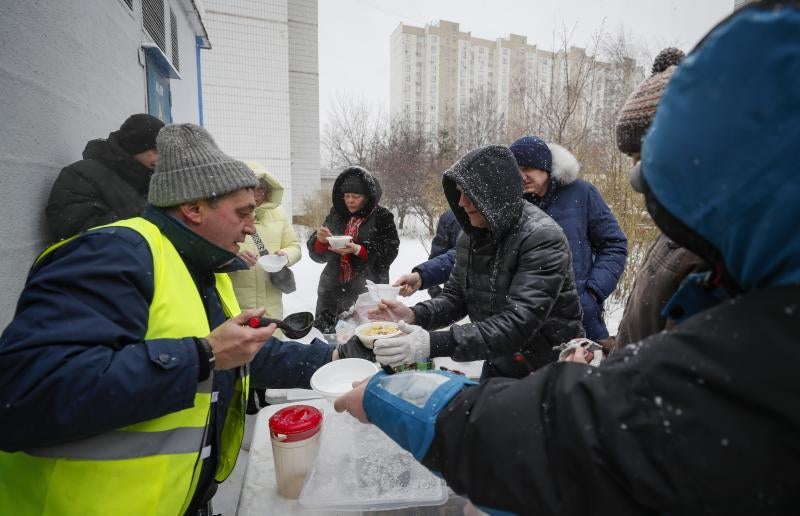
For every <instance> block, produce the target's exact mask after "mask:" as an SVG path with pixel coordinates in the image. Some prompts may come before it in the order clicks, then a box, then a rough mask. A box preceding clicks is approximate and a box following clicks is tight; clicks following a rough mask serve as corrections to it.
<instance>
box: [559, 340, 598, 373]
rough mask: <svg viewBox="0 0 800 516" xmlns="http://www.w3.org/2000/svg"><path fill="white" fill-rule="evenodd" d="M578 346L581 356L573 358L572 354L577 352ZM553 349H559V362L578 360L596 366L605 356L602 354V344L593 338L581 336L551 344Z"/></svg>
mask: <svg viewBox="0 0 800 516" xmlns="http://www.w3.org/2000/svg"><path fill="white" fill-rule="evenodd" d="M579 348H580V349H581V350H582V353H581V358H580V359H578V360H575V359H574V357H573V356H572V355H573V354H574V353H577V352H578V349H579ZM553 349H554V350H556V351H559V354H558V361H559V362H565V361H570V362H579V363H585V364H588V365H590V366H594V367H597V366H599V365H600V363H601V362H602V361H603V359H604V358H605V356H604V355H603V346H601V345H600V344H598V343H597V342H595V341H593V340H589V339H586V338H582V337H581V338H577V339H572V340H571V341H569V342H565V343H563V344H559V345H558V346H553Z"/></svg>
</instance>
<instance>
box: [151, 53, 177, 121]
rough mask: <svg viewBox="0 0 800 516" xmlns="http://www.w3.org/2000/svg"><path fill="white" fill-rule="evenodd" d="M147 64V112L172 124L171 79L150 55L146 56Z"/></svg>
mask: <svg viewBox="0 0 800 516" xmlns="http://www.w3.org/2000/svg"><path fill="white" fill-rule="evenodd" d="M145 63H146V69H147V112H148V113H149V114H151V115H153V116H154V117H157V118H159V119H161V121H162V122H164V123H165V124H171V123H172V94H171V92H170V89H169V77H167V76H166V75H165V74H164V73H162V71H161V69H160V67H159V66H158V64H157V63H156V62H155V60H154V59H153V58H152V57H151V55H150V53H146V54H145Z"/></svg>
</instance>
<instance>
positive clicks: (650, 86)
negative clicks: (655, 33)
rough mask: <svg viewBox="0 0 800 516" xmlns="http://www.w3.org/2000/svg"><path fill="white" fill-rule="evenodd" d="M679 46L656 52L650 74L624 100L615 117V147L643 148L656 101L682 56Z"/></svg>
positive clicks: (634, 150)
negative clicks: (643, 140)
mask: <svg viewBox="0 0 800 516" xmlns="http://www.w3.org/2000/svg"><path fill="white" fill-rule="evenodd" d="M683 56H684V53H683V51H682V50H680V49H677V48H673V47H668V48H665V49H664V50H662V51H661V52H659V53H658V55H657V56H656V59H655V61H653V68H652V70H651V75H650V77H648V78H647V79H645V80H644V81H642V83H641V84H639V86H637V88H636V89H635V90H634V91H633V93H631V95H630V96H629V97H628V98H627V100H625V104H623V106H622V109H621V110H620V114H619V119H618V120H617V126H616V131H617V147H618V148H619V150H620V151H622V152H624V153H625V154H635V153H639V152H641V150H642V139H643V138H644V135H645V133H646V132H647V129H648V128H649V127H650V124H651V123H652V122H653V118H655V116H656V108H657V107H658V101H659V100H660V99H661V94H662V93H663V92H664V88H665V87H666V85H667V83H668V82H669V80H670V78H671V77H672V73H673V72H674V71H675V68H676V66H677V65H678V64H679V63H680V62H681V60H682V59H683Z"/></svg>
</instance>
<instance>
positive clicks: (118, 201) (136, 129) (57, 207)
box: [45, 113, 164, 239]
mask: <svg viewBox="0 0 800 516" xmlns="http://www.w3.org/2000/svg"><path fill="white" fill-rule="evenodd" d="M162 127H164V123H163V122H162V121H161V120H159V119H158V118H156V117H154V116H150V115H147V114H143V113H142V114H137V115H131V116H130V117H128V119H127V120H125V122H124V123H123V124H122V126H121V127H120V128H119V130H117V131H114V132H112V133H111V134H109V135H108V139H105V140H104V139H97V140H91V141H90V142H89V143H87V144H86V148H85V149H84V151H83V159H82V160H81V161H76V162H75V163H73V164H71V165H68V166H66V167H64V168H63V169H62V170H61V173H59V174H58V177H57V178H56V181H55V183H53V187H52V189H51V190H50V199H49V200H48V201H47V208H46V209H45V214H46V216H47V224H48V226H49V227H50V230H51V231H52V232H53V234H54V235H55V236H56V237H57V238H58V239H62V238H68V237H71V236H73V235H75V234H77V233H80V232H81V231H86V230H87V229H89V228H93V227H95V226H101V225H103V224H108V223H110V222H114V221H116V220H122V219H127V218H130V217H135V216H137V215H141V213H142V211H143V210H144V207H145V204H146V200H147V189H148V187H149V185H150V176H151V175H152V173H153V169H154V168H155V166H156V163H157V162H158V150H157V149H156V135H158V131H160V130H161V128H162Z"/></svg>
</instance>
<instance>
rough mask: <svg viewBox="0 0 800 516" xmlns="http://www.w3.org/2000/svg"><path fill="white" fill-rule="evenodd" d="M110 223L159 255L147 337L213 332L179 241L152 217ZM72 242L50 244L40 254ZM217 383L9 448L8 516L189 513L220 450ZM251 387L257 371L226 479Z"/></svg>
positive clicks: (238, 395) (224, 459)
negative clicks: (214, 414) (126, 415)
mask: <svg viewBox="0 0 800 516" xmlns="http://www.w3.org/2000/svg"><path fill="white" fill-rule="evenodd" d="M109 226H120V227H127V228H131V229H133V230H135V231H137V232H138V233H140V234H141V235H142V236H143V237H144V238H145V240H146V241H147V243H148V244H149V246H150V251H151V253H152V255H153V276H154V277H153V285H154V291H153V300H152V302H151V303H150V312H149V318H148V326H147V333H146V334H145V336H144V339H145V340H150V339H161V338H182V337H190V336H192V337H205V336H206V335H208V334H209V332H210V328H209V323H208V319H207V317H206V312H205V309H204V307H203V302H202V300H201V298H200V294H199V293H198V292H197V287H196V286H195V283H194V281H193V280H192V277H191V275H190V273H189V270H188V269H187V268H186V265H184V263H183V260H182V259H181V257H180V255H179V254H178V251H177V250H176V249H175V247H174V246H173V245H172V243H171V242H170V241H169V239H167V238H166V237H165V236H164V235H163V234H162V233H161V231H160V230H159V229H158V227H156V226H155V225H154V224H152V223H151V222H149V221H147V220H145V219H143V218H133V219H128V220H123V221H119V222H115V223H113V224H109ZM64 243H66V241H62V242H59V243H57V244H55V245H53V246H51V247H49V248H48V249H47V250H45V251H44V252H43V253H42V254H41V255H40V257H39V259H41V258H42V257H44V256H46V255H47V254H48V253H50V252H52V251H53V250H54V249H56V248H58V247H60V246H61V245H63V244H64ZM215 276H216V289H217V293H218V294H219V298H220V301H221V303H222V307H223V310H224V311H225V314H226V315H227V316H228V317H231V316H233V315H235V314H238V313H239V305H238V303H237V302H236V296H235V295H234V292H233V287H232V285H231V281H230V279H229V278H228V276H227V275H226V274H216V275H215ZM192 346H194V344H192ZM193 349H194V348H193ZM212 382H213V372H212V374H211V376H210V377H209V378H208V379H207V380H206V381H204V382H201V383H199V384H198V386H197V393H196V394H195V398H194V406H193V407H191V408H187V409H184V410H180V411H177V412H173V413H171V414H167V415H164V416H161V417H158V418H155V419H151V420H149V421H142V422H141V423H136V424H134V425H130V426H127V427H124V428H118V429H116V430H114V431H111V432H108V433H105V434H101V435H96V436H93V437H90V438H88V439H83V440H80V441H74V442H69V443H64V444H61V445H56V446H51V447H47V448H39V449H35V450H26V451H24V452H15V453H7V452H0V514H9V515H11V514H13V515H15V516H29V515H30V516H34V515H35V516H40V515H41V516H45V515H46V516H51V515H76V516H78V515H80V516H86V515H114V516H117V515H136V516H151V515H152V516H156V515H158V516H162V515H163V516H180V515H182V514H183V513H184V512H185V511H186V509H187V507H188V505H189V503H190V501H191V499H192V496H193V495H194V492H195V489H196V488H197V482H198V480H199V476H200V470H201V467H202V464H203V460H202V459H203V458H205V457H206V456H208V454H209V453H210V450H209V449H204V448H203V442H204V437H205V435H206V433H207V432H208V431H209V428H208V425H209V423H210V419H211V418H210V415H211V406H212V395H213V394H212ZM248 387H249V374H248V370H247V368H246V367H244V368H242V369H241V371H240V374H239V375H237V380H236V384H235V392H234V394H233V397H232V399H231V405H230V408H229V409H228V412H227V414H226V418H225V423H224V426H223V430H222V435H221V443H222V444H221V448H222V449H221V453H220V458H219V467H218V468H217V471H216V474H215V478H216V479H217V480H218V481H222V480H224V479H226V478H227V477H228V475H229V474H230V472H231V471H232V470H233V466H234V464H235V462H236V457H237V456H238V452H239V447H240V446H241V442H242V434H243V431H244V414H245V408H246V406H247V392H248V390H249V388H248ZM164 395H165V396H168V395H169V393H166V392H165V393H164ZM131 401H132V403H136V402H137V401H136V400H131Z"/></svg>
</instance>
